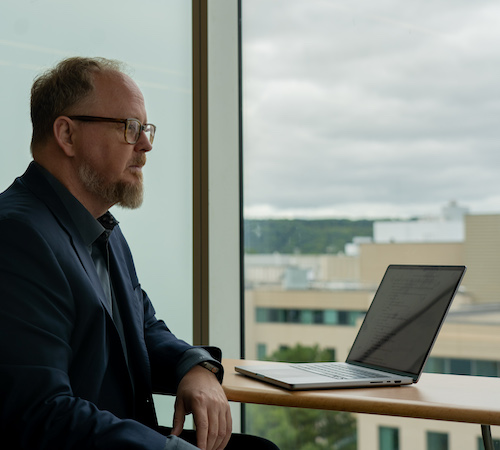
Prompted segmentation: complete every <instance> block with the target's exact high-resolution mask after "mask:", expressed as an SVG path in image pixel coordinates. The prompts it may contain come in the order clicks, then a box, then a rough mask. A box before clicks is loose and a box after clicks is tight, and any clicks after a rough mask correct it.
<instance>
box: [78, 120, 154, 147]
mask: <svg viewBox="0 0 500 450" xmlns="http://www.w3.org/2000/svg"><path fill="white" fill-rule="evenodd" d="M68 117H69V118H70V119H71V120H81V121H82V122H113V123H124V124H125V141H126V142H127V143H128V144H132V145H134V144H137V141H138V140H139V138H140V136H141V132H143V131H144V133H146V136H147V137H148V139H149V142H150V143H151V144H152V143H153V140H154V138H155V132H156V126H155V125H153V124H152V123H145V124H144V125H143V124H142V123H141V122H139V121H138V120H137V119H112V118H110V117H95V116H68Z"/></svg>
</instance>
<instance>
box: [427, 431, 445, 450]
mask: <svg viewBox="0 0 500 450" xmlns="http://www.w3.org/2000/svg"><path fill="white" fill-rule="evenodd" d="M427 450H448V435H447V434H446V433H435V432H432V431H428V432H427Z"/></svg>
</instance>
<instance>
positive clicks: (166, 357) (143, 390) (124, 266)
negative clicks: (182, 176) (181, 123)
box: [0, 163, 193, 450]
mask: <svg viewBox="0 0 500 450" xmlns="http://www.w3.org/2000/svg"><path fill="white" fill-rule="evenodd" d="M109 247H110V272H111V276H112V279H113V286H114V289H115V293H116V297H117V298H118V299H119V301H120V311H121V314H120V315H121V318H122V322H123V329H124V330H125V331H124V336H121V335H120V333H119V332H118V331H117V328H116V327H115V324H114V322H113V320H112V318H111V316H110V314H109V312H108V311H107V306H106V305H107V303H106V302H105V301H104V298H105V297H104V292H103V290H102V288H101V284H100V281H99V278H98V275H97V272H96V270H95V266H94V263H93V261H92V258H91V256H90V254H89V250H88V248H86V246H85V245H84V244H83V241H82V239H81V236H80V234H79V233H78V232H77V229H76V228H75V224H74V222H73V219H72V218H71V217H70V215H69V213H68V212H67V210H66V208H65V207H64V205H63V204H62V202H61V200H60V199H59V197H58V196H57V195H55V192H54V190H53V188H52V187H51V186H50V183H48V181H47V180H46V179H45V177H44V176H43V175H42V173H41V172H40V170H39V169H38V168H37V167H34V165H33V163H32V164H31V165H30V167H29V168H28V170H27V171H26V173H25V174H24V175H23V176H22V177H20V178H18V179H16V180H15V182H14V183H13V184H12V186H10V188H9V189H8V190H7V191H5V192H4V193H3V194H1V195H0V431H1V432H0V447H3V444H2V442H3V443H5V441H6V440H7V442H11V443H12V445H11V446H9V448H12V449H16V448H23V449H24V448H27V449H28V448H29V449H42V448H43V449H46V448H47V449H69V448H71V449H73V448H75V449H76V448H85V449H90V448H92V449H94V448H96V449H101V448H102V449H107V450H111V449H148V450H151V449H164V448H165V445H166V443H167V444H168V443H169V442H172V447H169V446H168V445H167V448H179V449H180V448H193V447H190V446H188V444H186V447H184V443H183V442H180V441H179V440H176V439H175V438H170V439H172V441H170V440H167V439H166V438H165V437H164V436H162V435H161V434H159V433H157V432H156V431H153V429H152V428H154V427H156V426H157V423H156V417H155V412H154V406H153V403H152V392H153V390H155V391H161V392H172V393H174V392H175V390H176V388H177V384H178V380H177V379H176V371H175V368H176V365H177V363H178V362H179V360H180V358H181V357H182V355H183V353H184V352H185V351H186V350H188V349H191V348H192V347H191V346H190V345H188V344H187V343H185V342H183V341H181V340H179V339H177V338H176V337H175V336H174V335H173V334H172V333H171V332H170V331H169V329H168V328H167V326H166V325H165V323H163V322H162V321H159V320H157V319H156V318H155V312H154V309H153V306H152V304H151V302H150V300H149V298H148V296H147V295H146V293H145V292H144V291H143V290H142V289H141V286H140V284H139V281H138V279H137V275H136V272H135V268H134V263H133V261H132V255H131V253H130V250H129V247H128V245H127V242H126V241H125V238H124V237H123V235H122V233H121V231H120V229H119V227H118V226H117V227H115V229H114V231H113V233H112V235H111V238H110V241H109ZM121 339H125V344H126V348H127V349H128V352H127V353H128V357H127V356H126V354H125V352H124V346H123V345H122V341H121Z"/></svg>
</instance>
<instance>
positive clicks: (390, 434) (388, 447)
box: [378, 427, 399, 450]
mask: <svg viewBox="0 0 500 450" xmlns="http://www.w3.org/2000/svg"><path fill="white" fill-rule="evenodd" d="M378 432H379V447H378V448H379V450H399V430H398V429H397V428H390V427H380V428H379V430H378Z"/></svg>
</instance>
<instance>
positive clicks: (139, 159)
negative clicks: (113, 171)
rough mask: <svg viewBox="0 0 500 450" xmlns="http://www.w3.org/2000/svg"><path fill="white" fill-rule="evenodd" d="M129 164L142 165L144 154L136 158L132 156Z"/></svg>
mask: <svg viewBox="0 0 500 450" xmlns="http://www.w3.org/2000/svg"><path fill="white" fill-rule="evenodd" d="M130 165H131V166H140V167H143V166H144V165H146V155H141V156H139V157H138V158H134V159H133V160H132V161H131V162H130Z"/></svg>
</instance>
